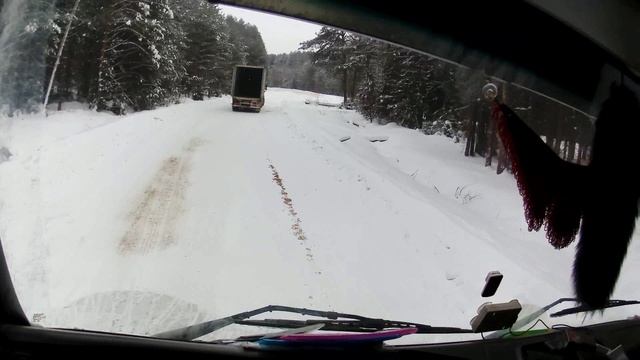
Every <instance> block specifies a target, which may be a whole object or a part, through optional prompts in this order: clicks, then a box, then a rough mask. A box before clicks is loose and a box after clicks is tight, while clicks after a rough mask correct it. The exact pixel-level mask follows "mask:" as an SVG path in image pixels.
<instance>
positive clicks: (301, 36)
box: [219, 5, 320, 54]
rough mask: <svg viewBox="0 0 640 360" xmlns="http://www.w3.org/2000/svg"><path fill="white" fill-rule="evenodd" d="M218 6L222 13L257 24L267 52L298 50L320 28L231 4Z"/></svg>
mask: <svg viewBox="0 0 640 360" xmlns="http://www.w3.org/2000/svg"><path fill="white" fill-rule="evenodd" d="M219 6H220V10H222V12H223V13H225V14H228V15H233V16H235V17H237V18H241V19H242V20H244V21H245V22H248V23H251V24H253V25H255V26H257V27H258V30H259V31H260V35H262V40H263V41H264V46H265V47H266V48H267V53H269V54H280V53H288V52H291V51H295V50H298V47H299V46H300V43H301V42H303V41H305V40H309V39H313V38H314V37H315V33H316V32H317V31H319V30H320V26H318V25H315V24H311V23H308V22H304V21H298V20H293V19H290V18H286V17H282V16H275V15H269V14H265V13H261V12H258V11H253V10H245V9H240V8H236V7H233V6H226V5H219Z"/></svg>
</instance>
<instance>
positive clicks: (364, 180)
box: [0, 89, 640, 337]
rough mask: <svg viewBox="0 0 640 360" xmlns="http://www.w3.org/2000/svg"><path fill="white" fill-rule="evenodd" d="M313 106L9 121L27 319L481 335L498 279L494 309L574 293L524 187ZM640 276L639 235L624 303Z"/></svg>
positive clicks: (408, 134) (15, 256)
mask: <svg viewBox="0 0 640 360" xmlns="http://www.w3.org/2000/svg"><path fill="white" fill-rule="evenodd" d="M306 99H312V100H315V95H313V94H310V93H306V92H301V91H294V90H284V89H269V91H268V92H267V101H266V104H267V105H266V106H265V108H264V109H263V111H262V112H261V113H259V114H254V113H235V112H231V106H230V104H229V99H228V98H221V99H212V100H209V101H204V102H191V101H189V102H186V103H184V104H180V105H174V106H170V107H167V108H162V109H158V110H154V111H146V112H141V113H135V114H132V115H128V116H125V117H116V116H110V115H106V114H98V113H95V112H89V111H84V110H68V111H63V112H60V113H56V114H54V115H52V116H50V117H49V118H48V119H46V120H43V119H39V118H36V117H33V118H26V119H24V120H22V121H12V122H10V121H9V120H6V119H4V120H3V122H2V124H0V125H1V128H2V129H4V132H3V134H5V135H4V138H2V137H0V140H2V141H4V142H5V143H6V144H8V147H9V148H10V150H11V151H12V152H13V154H14V157H13V158H12V159H11V160H10V161H8V162H5V163H1V164H0V193H1V194H2V198H1V202H0V210H1V212H2V216H3V217H2V220H1V221H0V236H2V239H3V246H5V249H6V252H7V255H8V259H9V263H10V267H11V269H12V274H13V277H14V282H15V284H16V288H17V291H18V294H19V296H20V299H21V301H22V303H23V306H24V308H25V310H26V312H27V313H28V315H29V316H30V317H31V318H32V319H35V320H37V321H38V322H40V323H42V324H44V325H52V326H63V327H84V328H89V329H97V330H107V331H119V332H134V333H139V334H152V333H154V332H158V331H163V330H167V329H168V328H171V327H175V326H181V325H187V324H190V323H193V322H194V321H197V320H199V319H204V318H207V317H221V316H226V315H229V314H233V313H236V312H240V311H244V310H249V309H252V308H257V307H261V306H264V305H267V304H282V305H291V306H300V307H314V308H319V309H332V310H336V311H342V312H352V313H360V314H363V315H369V316H374V317H386V318H393V319H396V320H407V321H414V322H423V323H430V324H433V325H441V326H460V327H468V324H469V320H470V319H471V317H472V316H473V315H474V314H475V311H476V309H477V307H478V306H479V305H480V304H482V303H483V302H485V301H487V300H486V299H483V298H481V297H480V292H481V289H482V286H483V282H484V277H485V275H486V273H487V272H488V271H492V270H500V271H501V272H502V273H503V274H504V275H505V278H504V281H503V283H502V286H501V288H500V289H499V291H498V294H497V295H496V297H494V298H492V299H490V300H491V301H508V300H511V299H513V298H517V299H519V300H520V301H521V303H523V304H536V305H544V304H546V303H549V302H551V301H553V300H555V299H556V298H559V297H565V296H570V295H571V283H570V271H571V263H572V258H573V249H572V248H570V249H566V250H564V251H556V250H554V249H553V248H552V247H551V246H549V245H548V244H547V242H546V240H545V238H544V235H543V234H539V233H529V232H528V231H527V230H526V225H525V222H524V219H523V215H522V208H521V200H520V198H519V195H518V194H517V190H516V186H515V183H514V181H513V178H512V177H511V176H510V175H508V174H503V175H501V176H496V175H495V174H494V172H492V171H491V170H489V169H486V168H484V167H483V166H482V165H483V164H482V162H481V161H478V160H476V159H469V158H465V157H463V156H462V154H461V153H462V148H461V145H460V144H455V143H453V142H452V141H451V140H450V139H446V138H443V137H438V136H425V135H423V134H421V133H419V132H416V131H412V130H408V129H403V128H400V127H397V126H395V125H393V124H390V125H386V126H379V125H373V124H370V123H368V122H367V121H365V120H364V119H363V118H362V117H361V116H360V115H359V114H357V113H356V112H354V111H348V110H341V109H338V108H332V107H324V106H318V105H314V101H311V104H305V100H306ZM323 100H325V101H334V102H337V101H339V99H337V98H331V97H325V98H324V99H323ZM347 136H349V137H350V139H349V140H347V141H344V142H341V141H340V139H342V138H344V137H347ZM378 136H388V137H389V140H388V141H386V142H370V141H369V138H370V137H378ZM0 145H1V144H0ZM639 264H640V241H638V236H637V232H636V236H635V239H634V242H633V243H632V246H631V249H630V252H629V255H628V257H627V261H626V263H625V268H624V269H623V275H622V277H621V280H620V282H619V283H618V288H617V292H616V294H615V295H616V296H617V297H621V298H640V280H638V279H637V277H636V278H634V276H633V275H632V274H633V273H634V268H636V269H637V265H639ZM144 304H147V305H148V306H145V305H144ZM149 304H151V305H149ZM637 311H638V309H637V308H633V307H629V308H624V309H615V310H612V311H610V312H608V313H607V314H608V316H610V317H611V316H613V317H618V318H619V317H625V316H627V315H630V314H635V313H637ZM601 319H602V318H601V317H600V316H599V315H598V316H594V318H592V319H591V320H589V321H601ZM572 321H573V322H578V323H580V322H581V321H582V318H581V317H580V318H578V317H574V318H571V319H563V322H568V323H571V322H572ZM231 331H232V332H231V333H230V332H227V333H225V334H224V336H223V335H220V337H225V336H232V335H235V334H239V333H240V332H241V331H244V329H240V330H237V331H238V333H233V331H235V330H231Z"/></svg>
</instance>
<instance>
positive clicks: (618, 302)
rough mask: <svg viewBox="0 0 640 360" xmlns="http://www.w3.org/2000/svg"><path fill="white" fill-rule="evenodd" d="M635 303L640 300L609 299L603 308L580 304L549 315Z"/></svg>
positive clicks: (554, 315)
mask: <svg viewBox="0 0 640 360" xmlns="http://www.w3.org/2000/svg"><path fill="white" fill-rule="evenodd" d="M635 304H640V301H637V300H609V302H608V303H607V304H606V305H605V306H604V307H602V308H598V309H594V308H591V307H588V306H586V305H580V306H576V307H572V308H568V309H564V310H560V311H558V312H555V313H553V314H551V315H549V316H551V317H559V316H565V315H570V314H577V313H581V312H585V311H596V310H602V309H607V308H612V307H618V306H625V305H635Z"/></svg>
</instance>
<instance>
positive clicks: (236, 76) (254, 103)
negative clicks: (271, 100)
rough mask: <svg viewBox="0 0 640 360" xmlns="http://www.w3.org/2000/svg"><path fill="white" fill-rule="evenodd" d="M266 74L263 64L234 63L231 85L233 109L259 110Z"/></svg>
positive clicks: (262, 98) (261, 103) (262, 103)
mask: <svg viewBox="0 0 640 360" xmlns="http://www.w3.org/2000/svg"><path fill="white" fill-rule="evenodd" d="M266 74H267V72H266V71H265V69H264V66H249V65H236V67H235V68H234V69H233V80H232V85H231V97H232V103H231V106H232V108H233V111H239V110H249V111H255V112H259V111H260V109H261V108H262V106H263V105H264V90H265V85H266Z"/></svg>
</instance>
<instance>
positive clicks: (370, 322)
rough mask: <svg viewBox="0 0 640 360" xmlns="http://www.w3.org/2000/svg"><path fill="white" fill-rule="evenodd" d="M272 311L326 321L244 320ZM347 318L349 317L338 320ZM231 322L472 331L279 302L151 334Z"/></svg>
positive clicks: (190, 335) (193, 331) (197, 331)
mask: <svg viewBox="0 0 640 360" xmlns="http://www.w3.org/2000/svg"><path fill="white" fill-rule="evenodd" d="M272 311H282V312H289V313H296V314H300V315H311V316H317V317H322V318H325V319H329V320H306V321H300V320H252V321H246V319H248V318H250V317H253V316H256V315H259V314H263V313H266V312H272ZM342 319H349V320H342ZM231 324H242V325H251V326H265V327H280V328H300V327H304V326H310V325H315V324H323V327H322V329H321V330H333V331H350V332H368V331H376V330H383V329H389V328H408V327H413V328H417V329H418V331H417V333H420V334H445V333H446V334H450V333H473V331H472V330H470V329H459V328H454V327H435V326H430V325H424V324H417V323H410V322H403V321H391V320H384V319H374V318H369V317H365V316H360V315H354V314H345V313H339V312H335V311H321V310H313V309H305V308H296V307H291V306H283V305H269V306H265V307H261V308H259V309H255V310H251V311H246V312H242V313H238V314H235V315H232V316H227V317H224V318H221V319H216V320H211V321H205V322H202V323H199V324H195V325H191V326H187V327H183V328H180V329H175V330H170V331H166V332H162V333H159V334H155V335H154V336H155V337H159V338H163V339H175V340H193V339H196V338H199V337H201V336H204V335H206V334H209V333H212V332H214V331H216V330H218V329H221V328H223V327H225V326H228V325H231Z"/></svg>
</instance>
